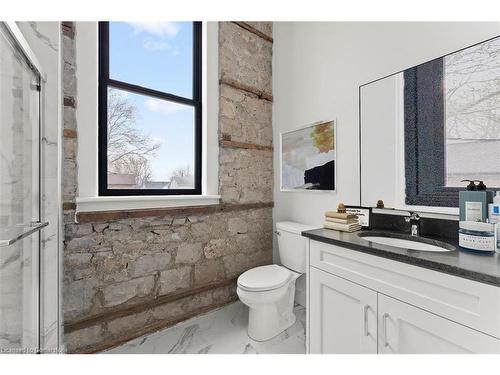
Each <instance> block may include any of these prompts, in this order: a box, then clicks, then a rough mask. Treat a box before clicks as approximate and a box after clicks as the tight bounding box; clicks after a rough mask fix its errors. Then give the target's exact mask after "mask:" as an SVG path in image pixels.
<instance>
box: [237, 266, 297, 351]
mask: <svg viewBox="0 0 500 375" xmlns="http://www.w3.org/2000/svg"><path fill="white" fill-rule="evenodd" d="M299 276H300V274H299V273H296V272H293V271H290V270H288V269H286V268H285V267H281V266H279V265H276V264H271V265H269V266H261V267H256V268H252V269H251V270H249V271H246V272H245V273H243V274H241V276H240V277H239V278H238V287H237V289H236V293H237V294H238V297H239V298H240V301H241V302H243V303H244V304H245V305H247V306H248V307H249V313H248V336H249V337H250V338H252V339H253V340H255V341H266V340H269V339H271V338H273V337H274V336H276V335H278V334H280V333H281V332H283V331H284V330H285V329H287V328H288V327H290V326H292V325H293V324H294V323H295V314H294V313H293V301H294V298H295V280H297V278H298V277H299Z"/></svg>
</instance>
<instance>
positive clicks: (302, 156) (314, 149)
mask: <svg viewBox="0 0 500 375" xmlns="http://www.w3.org/2000/svg"><path fill="white" fill-rule="evenodd" d="M329 132H331V137H330V135H329ZM336 152H337V121H336V120H333V119H331V120H324V121H316V122H313V123H310V124H307V125H305V126H301V127H298V128H296V129H293V130H290V131H286V132H281V133H280V153H279V155H280V191H282V192H315V193H332V192H336V190H337V154H336ZM318 172H320V173H318ZM318 175H321V176H322V177H319V178H317V176H318ZM301 176H302V179H303V183H302V184H300V182H301V181H299V179H300V178H301ZM314 176H316V177H314ZM315 179H316V180H315ZM330 179H331V180H330Z"/></svg>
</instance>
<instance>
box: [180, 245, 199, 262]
mask: <svg viewBox="0 0 500 375" xmlns="http://www.w3.org/2000/svg"><path fill="white" fill-rule="evenodd" d="M202 254H203V248H202V243H201V242H197V243H183V244H180V245H179V247H178V248H177V256H176V257H175V263H177V264H179V263H195V262H197V261H198V260H199V259H200V258H201V256H202Z"/></svg>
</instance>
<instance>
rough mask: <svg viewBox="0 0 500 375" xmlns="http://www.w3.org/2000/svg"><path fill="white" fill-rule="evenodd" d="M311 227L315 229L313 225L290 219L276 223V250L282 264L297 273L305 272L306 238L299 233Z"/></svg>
mask: <svg viewBox="0 0 500 375" xmlns="http://www.w3.org/2000/svg"><path fill="white" fill-rule="evenodd" d="M311 229H315V227H312V226H310V225H305V224H300V223H294V222H291V221H280V222H278V223H276V234H277V235H278V250H279V254H280V260H281V264H282V265H283V266H285V267H286V268H289V269H291V270H292V271H295V272H298V273H305V272H306V244H307V239H306V238H305V237H302V236H301V235H300V234H301V233H302V232H303V231H306V230H311Z"/></svg>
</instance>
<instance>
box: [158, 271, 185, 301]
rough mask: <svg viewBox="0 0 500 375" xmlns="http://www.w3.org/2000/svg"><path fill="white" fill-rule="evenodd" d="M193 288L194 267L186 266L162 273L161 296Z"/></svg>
mask: <svg viewBox="0 0 500 375" xmlns="http://www.w3.org/2000/svg"><path fill="white" fill-rule="evenodd" d="M190 286H192V267H191V266H185V267H180V268H175V269H171V270H167V271H162V272H161V273H160V289H159V294H160V295H164V294H168V293H172V292H175V291H176V290H179V289H186V288H189V287H190Z"/></svg>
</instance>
